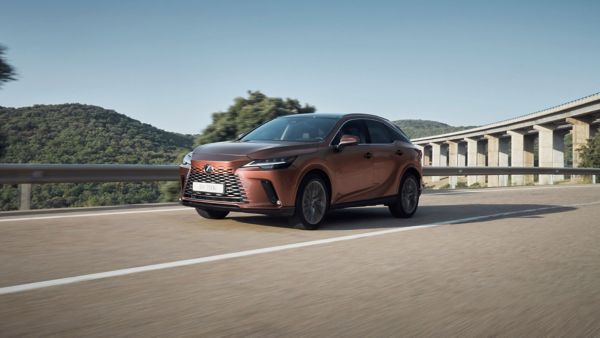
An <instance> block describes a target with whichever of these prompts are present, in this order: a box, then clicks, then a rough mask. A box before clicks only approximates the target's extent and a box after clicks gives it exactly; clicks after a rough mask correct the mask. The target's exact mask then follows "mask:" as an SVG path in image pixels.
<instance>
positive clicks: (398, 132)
mask: <svg viewBox="0 0 600 338" xmlns="http://www.w3.org/2000/svg"><path fill="white" fill-rule="evenodd" d="M393 126H394V129H393V130H394V133H395V135H396V137H395V139H396V140H399V141H402V142H406V143H410V138H409V137H408V135H406V133H405V132H404V130H402V129H401V128H400V127H399V126H398V125H396V124H394V125H393Z"/></svg>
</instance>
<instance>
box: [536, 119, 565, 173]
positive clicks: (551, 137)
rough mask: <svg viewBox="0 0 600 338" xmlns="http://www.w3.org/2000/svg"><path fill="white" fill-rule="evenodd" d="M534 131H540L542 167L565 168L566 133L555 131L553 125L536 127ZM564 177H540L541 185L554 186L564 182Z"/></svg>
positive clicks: (539, 146) (539, 150)
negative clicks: (557, 182) (555, 183)
mask: <svg viewBox="0 0 600 338" xmlns="http://www.w3.org/2000/svg"><path fill="white" fill-rule="evenodd" d="M533 129H535V130H537V131H538V137H539V138H538V139H539V145H538V152H539V154H538V158H539V166H540V167H552V168H563V167H564V166H565V156H564V148H565V145H564V141H563V139H564V136H565V133H564V132H559V131H556V130H554V129H555V127H554V126H553V125H535V126H533ZM563 179H564V176H563V175H540V179H539V183H540V184H553V183H554V182H556V181H560V180H563Z"/></svg>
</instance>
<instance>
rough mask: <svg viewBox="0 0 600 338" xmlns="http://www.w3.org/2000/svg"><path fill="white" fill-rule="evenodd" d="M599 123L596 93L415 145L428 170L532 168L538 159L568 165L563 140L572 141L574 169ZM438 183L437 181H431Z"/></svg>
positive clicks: (548, 178) (491, 180)
mask: <svg viewBox="0 0 600 338" xmlns="http://www.w3.org/2000/svg"><path fill="white" fill-rule="evenodd" d="M599 125H600V93H596V94H593V95H590V96H586V97H584V98H581V99H578V100H575V101H571V102H567V103H564V104H561V105H559V106H556V107H552V108H548V109H545V110H542V111H538V112H535V113H532V114H528V115H524V116H520V117H516V118H512V119H509V120H505V121H500V122H496V123H492V124H488V125H484V126H481V127H477V128H472V129H467V130H462V131H458V132H452V133H447V134H442V135H434V136H428V137H422V138H417V139H413V140H412V142H413V143H414V144H415V145H417V146H418V147H420V148H421V150H422V151H423V165H424V166H454V167H463V166H469V167H476V166H489V167H494V166H500V167H508V166H512V167H533V166H534V165H535V163H534V158H536V157H537V162H538V163H537V166H539V167H565V156H564V151H565V142H564V141H565V138H567V139H568V138H569V137H570V138H571V140H572V144H573V147H572V152H573V156H572V160H573V167H578V166H580V164H581V158H580V156H579V152H578V150H579V148H580V147H581V146H583V145H585V144H586V142H587V140H588V139H589V138H591V137H593V136H594V134H595V133H596V132H597V131H598V126H599ZM535 145H537V146H535ZM536 150H537V154H535V151H536ZM536 155H537V156H536ZM563 179H564V177H563V176H562V175H539V180H538V183H539V184H553V183H554V182H557V181H560V180H563ZM438 180H439V178H438V177H432V181H434V182H435V181H438ZM453 183H454V184H455V183H456V181H454V182H453ZM474 183H479V184H480V185H482V186H484V185H486V184H487V186H488V187H497V186H508V185H526V184H532V183H534V177H533V175H512V176H511V177H510V182H509V177H508V175H495V176H494V175H490V176H488V177H487V182H486V176H468V177H467V184H468V185H472V184H474Z"/></svg>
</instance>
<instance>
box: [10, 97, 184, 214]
mask: <svg viewBox="0 0 600 338" xmlns="http://www.w3.org/2000/svg"><path fill="white" fill-rule="evenodd" d="M0 121H2V123H1V124H0V163H65V164H68V163H138V164H167V163H177V162H178V161H179V157H180V155H181V153H182V152H184V151H187V150H189V149H191V148H192V144H193V136H191V135H182V134H177V133H171V132H166V131H164V130H161V129H158V128H155V127H153V126H151V125H149V124H145V123H141V122H140V121H137V120H134V119H132V118H129V117H127V116H125V115H123V114H119V113H117V112H115V111H113V110H107V109H103V108H101V107H96V106H90V105H83V104H61V105H35V106H32V107H23V108H5V107H0ZM32 195H33V199H32V206H33V207H34V208H51V207H68V206H93V205H112V204H123V203H146V202H157V201H159V200H160V197H161V195H160V191H159V184H158V183H157V182H148V183H101V184H92V183H89V184H44V185H34V189H33V194H32ZM16 196H17V191H16V187H14V186H2V188H1V190H0V210H10V209H15V208H16V207H17V205H16V201H17V198H16Z"/></svg>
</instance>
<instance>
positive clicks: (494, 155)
mask: <svg viewBox="0 0 600 338" xmlns="http://www.w3.org/2000/svg"><path fill="white" fill-rule="evenodd" d="M485 138H486V139H487V141H488V148H487V150H488V162H487V165H488V167H497V166H498V163H499V160H500V155H499V154H500V137H498V136H496V135H485ZM499 182H500V180H499V178H498V175H488V187H497V186H499Z"/></svg>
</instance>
